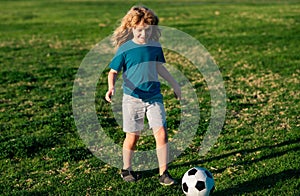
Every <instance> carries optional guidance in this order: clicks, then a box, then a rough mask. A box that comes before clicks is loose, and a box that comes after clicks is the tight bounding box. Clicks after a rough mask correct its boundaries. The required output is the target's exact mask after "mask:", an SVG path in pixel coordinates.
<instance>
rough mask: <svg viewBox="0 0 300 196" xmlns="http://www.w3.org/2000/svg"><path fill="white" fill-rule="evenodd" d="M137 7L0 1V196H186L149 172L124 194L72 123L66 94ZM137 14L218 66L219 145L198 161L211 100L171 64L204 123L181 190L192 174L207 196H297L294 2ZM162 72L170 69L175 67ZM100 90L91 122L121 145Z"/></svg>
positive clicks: (162, 4) (171, 5) (113, 171)
mask: <svg viewBox="0 0 300 196" xmlns="http://www.w3.org/2000/svg"><path fill="white" fill-rule="evenodd" d="M135 3H136V1H134V2H133V1H121V0H120V1H115V0H114V1H104V0H99V1H96V0H91V1H89V0H63V1H58V0H53V1H35V0H28V1H19V0H18V1H17V0H15V1H0V13H1V14H0V21H1V22H0V66H1V69H0V84H1V87H0V106H1V107H0V110H1V113H0V119H1V124H0V168H1V170H0V171H1V176H0V194H1V195H44V194H45V195H48V194H49V195H183V193H182V191H181V186H180V185H176V186H173V187H162V186H161V185H159V183H158V178H157V170H156V169H154V170H148V171H144V172H142V175H143V178H142V179H141V180H140V181H138V182H137V183H135V184H128V183H125V182H123V180H122V179H121V178H120V177H119V173H118V172H119V169H118V168H115V167H112V166H110V165H108V164H106V163H105V162H103V161H101V160H100V159H98V158H97V157H95V156H93V154H92V153H91V152H90V151H89V149H88V148H87V147H86V145H85V144H84V142H83V141H82V140H81V138H80V136H79V134H78V131H77V128H76V126H75V123H74V119H73V111H72V89H73V83H74V79H75V76H76V73H77V70H78V68H79V66H80V64H81V62H82V60H83V58H84V57H85V55H86V54H87V53H88V52H89V51H90V49H92V48H93V47H94V46H95V44H97V43H98V42H100V41H101V40H102V39H104V38H105V37H107V36H109V35H111V33H112V31H113V29H114V28H115V27H116V25H117V21H118V20H119V19H120V18H121V17H122V16H123V15H124V14H125V13H126V11H127V10H128V9H129V8H130V7H131V6H132V5H135ZM142 4H144V5H146V6H148V7H150V8H152V9H153V10H155V12H156V13H157V14H158V15H159V16H160V19H161V20H160V21H161V22H160V24H161V25H164V26H168V27H174V28H177V29H178V30H181V31H183V32H186V33H188V34H189V35H191V36H192V37H194V38H196V39H197V40H199V42H201V43H202V44H203V45H204V46H205V47H206V48H207V50H208V51H209V52H210V54H211V55H212V56H213V58H214V60H215V61H216V62H217V64H218V66H219V69H220V71H221V73H222V76H223V80H224V84H225V88H226V95H227V99H226V102H227V113H226V122H225V124H224V127H223V129H222V132H221V135H220V136H219V138H218V141H217V142H216V143H215V144H214V146H213V147H212V148H211V150H210V151H209V152H208V153H207V154H206V155H205V156H199V154H198V150H199V145H200V143H201V140H202V136H203V134H204V133H205V130H206V128H207V126H208V122H209V118H210V115H209V112H210V96H209V92H208V89H207V86H206V84H205V81H204V80H203V78H201V77H200V78H198V77H199V76H198V75H195V74H193V73H190V72H189V70H188V69H184V66H185V65H184V64H180V63H179V62H177V66H178V67H179V68H180V67H181V70H183V71H184V74H185V75H187V76H189V80H190V81H192V84H193V85H194V88H195V89H196V93H197V96H198V97H199V100H201V101H200V103H199V106H200V116H201V120H200V124H199V130H197V133H198V134H197V136H196V137H195V138H194V139H193V143H191V145H190V146H189V148H187V149H186V150H185V151H184V153H182V154H181V155H180V156H179V157H177V159H175V160H174V161H173V162H172V163H171V164H170V173H171V174H172V175H173V176H174V177H175V178H176V179H178V180H179V181H180V179H181V177H182V176H183V174H184V173H185V171H187V170H188V169H189V168H191V167H193V166H202V167H206V168H208V169H209V170H210V171H211V172H212V173H213V175H214V178H215V183H216V190H215V192H214V195H300V191H299V190H300V178H299V176H300V156H299V155H300V153H299V152H300V143H299V142H300V123H299V109H300V108H299V106H300V103H299V94H300V93H299V92H300V91H299V86H300V84H299V80H300V77H299V75H300V67H299V65H300V49H299V45H300V2H299V1H296V0H287V1H283V0H282V1H281V0H270V1H267V0H264V1H260V0H245V1H243V0H232V1H230V0H225V1H222V3H218V1H209V0H199V1H189V0H182V1H180V0H175V1H172V2H167V1H163V0H153V1H142ZM168 60H169V61H170V62H174V63H176V59H174V58H173V59H172V56H171V57H169V59H168ZM106 86H107V85H106V79H105V78H104V79H103V81H100V82H99V85H98V88H97V89H98V91H97V99H96V103H97V105H96V108H97V111H98V113H99V114H101V115H102V116H107V118H101V115H99V116H100V117H99V122H101V124H102V126H104V127H106V130H107V132H108V133H110V136H111V137H112V138H113V139H114V141H115V143H118V144H121V143H122V140H123V138H124V135H123V133H122V132H121V131H120V130H119V131H115V130H116V129H119V128H116V126H117V124H116V123H115V122H113V123H112V122H111V121H108V120H106V119H109V118H110V117H112V116H111V115H112V114H111V112H110V105H109V104H108V103H106V102H105V101H104V100H103V97H104V94H105V92H106V90H107V89H106ZM166 88H167V87H166ZM166 97H169V95H168V94H167V92H166ZM168 100H170V101H168ZM172 104H173V105H174V104H175V106H174V107H171V106H169V105H172ZM166 105H167V106H168V108H167V111H168V112H169V114H168V124H169V127H170V131H172V130H173V129H176V125H174V123H175V124H176V122H177V120H178V119H177V116H178V115H179V114H180V110H178V109H176V101H174V100H172V98H171V97H170V98H169V99H166ZM177 108H178V107H177ZM141 143H148V146H146V147H145V149H147V148H152V147H151V145H154V143H153V139H149V138H148V139H145V140H141ZM140 149H142V150H143V148H142V147H141V148H140Z"/></svg>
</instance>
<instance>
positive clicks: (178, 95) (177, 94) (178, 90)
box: [174, 85, 181, 100]
mask: <svg viewBox="0 0 300 196" xmlns="http://www.w3.org/2000/svg"><path fill="white" fill-rule="evenodd" d="M174 95H175V98H176V99H177V100H181V88H180V86H179V85H177V86H176V87H175V88H174Z"/></svg>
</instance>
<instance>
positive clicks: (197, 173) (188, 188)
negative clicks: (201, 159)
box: [181, 167, 215, 196]
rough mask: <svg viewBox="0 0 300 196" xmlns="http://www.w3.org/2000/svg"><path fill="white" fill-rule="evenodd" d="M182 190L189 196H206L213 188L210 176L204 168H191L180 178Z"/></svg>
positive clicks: (212, 180) (213, 184)
mask: <svg viewBox="0 0 300 196" xmlns="http://www.w3.org/2000/svg"><path fill="white" fill-rule="evenodd" d="M181 185H182V190H183V192H184V194H186V195H189V196H194V195H195V196H208V195H210V193H212V192H213V190H214V188H215V181H214V178H213V176H212V174H211V173H210V172H209V171H208V170H207V169H205V168H202V167H193V168H191V169H189V170H188V171H187V172H185V174H184V175H183V177H182V184H181Z"/></svg>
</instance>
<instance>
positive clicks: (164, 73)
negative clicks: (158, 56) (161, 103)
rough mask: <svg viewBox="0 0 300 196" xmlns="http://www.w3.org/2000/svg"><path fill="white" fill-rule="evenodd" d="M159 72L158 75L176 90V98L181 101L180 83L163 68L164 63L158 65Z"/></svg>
mask: <svg viewBox="0 0 300 196" xmlns="http://www.w3.org/2000/svg"><path fill="white" fill-rule="evenodd" d="M156 67H157V72H158V74H159V75H160V76H161V77H162V78H163V79H165V80H167V81H168V82H169V84H170V85H171V86H172V88H173V90H174V94H175V97H176V98H177V99H178V100H180V99H181V88H180V85H179V84H178V82H177V81H176V80H175V79H174V78H173V77H172V75H171V74H170V73H169V71H168V70H167V69H166V68H165V67H164V66H163V64H162V63H157V66H156Z"/></svg>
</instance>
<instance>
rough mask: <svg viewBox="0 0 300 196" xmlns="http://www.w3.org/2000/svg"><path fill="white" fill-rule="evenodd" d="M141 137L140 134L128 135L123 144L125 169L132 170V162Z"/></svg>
mask: <svg viewBox="0 0 300 196" xmlns="http://www.w3.org/2000/svg"><path fill="white" fill-rule="evenodd" d="M139 137H140V132H134V133H126V138H125V140H124V142H123V169H126V170H131V160H132V157H133V153H134V150H135V147H136V143H137V141H138V139H139Z"/></svg>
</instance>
